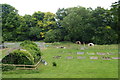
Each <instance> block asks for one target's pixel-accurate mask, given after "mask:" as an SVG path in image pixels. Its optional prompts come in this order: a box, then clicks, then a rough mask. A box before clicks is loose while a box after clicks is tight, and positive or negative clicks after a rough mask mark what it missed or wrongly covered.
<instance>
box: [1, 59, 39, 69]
mask: <svg viewBox="0 0 120 80" xmlns="http://www.w3.org/2000/svg"><path fill="white" fill-rule="evenodd" d="M40 62H41V59H40V60H39V61H38V62H37V63H36V64H35V65H22V64H19V65H15V64H1V65H4V66H7V65H9V66H16V67H19V68H16V69H37V67H38V66H39V63H40ZM20 67H21V68H20ZM26 67H31V68H26Z"/></svg>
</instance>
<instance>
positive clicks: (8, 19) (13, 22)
mask: <svg viewBox="0 0 120 80" xmlns="http://www.w3.org/2000/svg"><path fill="white" fill-rule="evenodd" d="M19 26H20V24H19V15H18V11H17V10H16V9H15V8H14V7H13V6H11V5H8V4H2V31H3V35H2V36H3V38H4V40H15V38H16V37H17V35H16V34H15V33H16V28H17V27H19Z"/></svg>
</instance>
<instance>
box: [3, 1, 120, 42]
mask: <svg viewBox="0 0 120 80" xmlns="http://www.w3.org/2000/svg"><path fill="white" fill-rule="evenodd" d="M1 5H2V32H3V34H2V37H3V40H4V41H23V40H34V41H36V40H44V41H45V42H58V41H72V42H75V41H78V40H79V41H81V42H85V43H89V42H93V43H96V44H114V43H118V42H117V40H118V36H119V34H120V33H119V31H118V28H119V21H120V19H119V16H118V15H120V14H119V13H120V12H119V11H120V10H119V9H120V4H119V1H118V2H115V3H113V4H111V9H109V10H108V9H104V8H101V7H97V8H96V9H94V10H93V9H92V8H85V7H81V6H77V7H71V8H61V9H60V8H59V9H58V11H57V12H56V14H54V13H51V12H41V11H38V12H34V13H33V14H32V15H24V16H20V15H19V14H18V10H17V9H15V7H13V6H11V5H9V4H1Z"/></svg>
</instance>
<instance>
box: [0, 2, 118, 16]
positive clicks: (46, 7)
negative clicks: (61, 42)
mask: <svg viewBox="0 0 120 80" xmlns="http://www.w3.org/2000/svg"><path fill="white" fill-rule="evenodd" d="M116 1H118V0H0V4H1V3H7V4H10V5H12V6H14V7H15V8H16V9H17V10H18V11H19V14H20V15H25V14H30V15H31V14H33V13H34V12H35V11H42V12H52V13H56V11H57V10H58V8H68V7H75V6H83V7H86V8H88V7H92V8H93V9H95V8H96V7H97V6H101V7H104V8H105V9H109V8H110V6H111V4H112V3H114V2H116Z"/></svg>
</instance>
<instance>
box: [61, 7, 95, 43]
mask: <svg viewBox="0 0 120 80" xmlns="http://www.w3.org/2000/svg"><path fill="white" fill-rule="evenodd" d="M68 12H69V14H68V15H67V16H66V17H65V18H64V19H63V21H62V26H63V27H64V28H65V29H66V31H67V33H68V34H67V36H66V37H65V40H66V39H68V40H70V41H76V40H80V41H86V42H89V41H91V38H92V34H93V32H92V27H91V25H90V23H89V18H90V12H89V10H87V9H85V8H84V7H74V8H69V9H68ZM87 31H90V32H91V33H90V32H89V33H88V32H87ZM86 35H88V36H89V37H88V36H86Z"/></svg>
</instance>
